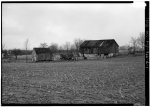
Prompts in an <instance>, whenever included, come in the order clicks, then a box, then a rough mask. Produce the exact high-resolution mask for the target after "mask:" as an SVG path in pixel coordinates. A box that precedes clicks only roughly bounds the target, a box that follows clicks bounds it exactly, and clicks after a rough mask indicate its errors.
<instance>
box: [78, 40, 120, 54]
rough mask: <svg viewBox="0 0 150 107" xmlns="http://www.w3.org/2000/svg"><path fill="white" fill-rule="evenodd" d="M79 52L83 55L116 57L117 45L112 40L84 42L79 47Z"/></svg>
mask: <svg viewBox="0 0 150 107" xmlns="http://www.w3.org/2000/svg"><path fill="white" fill-rule="evenodd" d="M80 51H81V53H82V54H83V56H84V54H97V55H111V56H113V55H116V54H118V51H119V45H118V44H117V42H116V41H115V40H114V39H105V40H86V41H84V42H83V43H82V44H81V45H80Z"/></svg>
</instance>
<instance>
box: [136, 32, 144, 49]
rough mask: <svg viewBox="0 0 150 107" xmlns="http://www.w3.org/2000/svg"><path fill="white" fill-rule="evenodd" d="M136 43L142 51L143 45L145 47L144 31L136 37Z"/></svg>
mask: <svg viewBox="0 0 150 107" xmlns="http://www.w3.org/2000/svg"><path fill="white" fill-rule="evenodd" d="M137 44H138V45H139V46H140V48H142V50H143V51H144V47H145V33H144V32H141V33H140V36H139V37H138V38H137Z"/></svg>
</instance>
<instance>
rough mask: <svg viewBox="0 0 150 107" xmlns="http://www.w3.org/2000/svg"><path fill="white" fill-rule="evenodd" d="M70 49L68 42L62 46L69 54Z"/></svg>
mask: <svg viewBox="0 0 150 107" xmlns="http://www.w3.org/2000/svg"><path fill="white" fill-rule="evenodd" d="M70 48H71V44H70V42H66V43H65V45H64V49H65V50H67V52H69V50H70Z"/></svg>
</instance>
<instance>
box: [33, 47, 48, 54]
mask: <svg viewBox="0 0 150 107" xmlns="http://www.w3.org/2000/svg"><path fill="white" fill-rule="evenodd" d="M33 50H35V52H36V54H41V53H51V50H50V49H49V48H33Z"/></svg>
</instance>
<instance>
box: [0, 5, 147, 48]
mask: <svg viewBox="0 0 150 107" xmlns="http://www.w3.org/2000/svg"><path fill="white" fill-rule="evenodd" d="M144 15H145V14H144V8H136V7H133V6H132V4H100V3H99V4H98V3H96V4H94V3H93V4H89V3H88V4H58V3H57V4H50V3H49V4H48V3H45V4H44V3H43V4H39V3H38V4H18V3H17V4H15V3H13V4H8V3H7V4H4V3H3V5H2V41H3V43H4V44H5V47H6V48H7V49H12V48H20V49H24V48H25V46H24V42H25V40H26V39H27V38H29V47H30V49H32V48H33V47H38V46H39V45H40V43H43V42H46V43H47V44H48V45H50V44H51V43H58V44H59V45H63V44H64V43H65V42H66V41H68V42H73V40H74V39H75V38H80V39H84V40H100V39H115V40H116V42H117V43H118V44H119V45H120V46H121V45H126V44H128V43H129V41H130V38H131V36H133V37H137V36H139V33H140V32H144V29H145V24H144V23H145V21H144V20H145V16H144Z"/></svg>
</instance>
